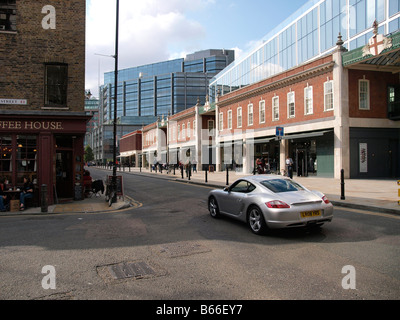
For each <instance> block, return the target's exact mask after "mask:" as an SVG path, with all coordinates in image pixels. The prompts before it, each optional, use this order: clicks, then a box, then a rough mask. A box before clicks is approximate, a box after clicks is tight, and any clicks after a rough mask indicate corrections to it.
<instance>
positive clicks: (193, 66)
mask: <svg viewBox="0 0 400 320" xmlns="http://www.w3.org/2000/svg"><path fill="white" fill-rule="evenodd" d="M233 60H234V51H232V50H204V51H199V52H196V53H193V54H190V55H188V56H187V57H186V58H185V59H183V58H182V59H175V60H169V61H164V62H159V63H154V64H149V65H144V66H139V67H134V68H128V69H124V70H119V71H118V96H117V105H118V106H117V118H119V119H120V123H124V124H131V123H132V121H134V122H135V123H138V121H139V122H140V124H141V125H146V124H149V123H152V122H154V121H156V119H157V116H160V117H161V116H167V115H168V114H175V113H178V112H180V111H183V110H185V109H187V108H190V107H193V106H194V105H196V103H197V99H198V98H199V99H200V102H201V103H205V98H206V95H207V94H208V88H209V83H210V80H211V79H212V78H213V77H214V76H215V75H216V74H217V73H218V72H220V71H221V70H223V69H224V68H225V67H226V66H228V65H229V64H230V63H231V62H233ZM104 83H105V84H104V86H103V87H102V89H104V88H106V90H107V91H108V92H109V93H108V94H106V95H105V96H106V97H107V98H106V101H104V103H103V104H102V112H103V117H102V119H103V121H104V123H111V121H112V119H113V118H114V117H113V114H114V113H113V110H114V72H108V73H105V74H104ZM103 91H104V90H103ZM135 118H136V119H135Z"/></svg>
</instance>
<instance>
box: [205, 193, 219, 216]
mask: <svg viewBox="0 0 400 320" xmlns="http://www.w3.org/2000/svg"><path fill="white" fill-rule="evenodd" d="M208 210H209V211H210V215H211V217H213V218H219V216H220V215H219V208H218V203H217V200H216V199H215V198H214V197H210V199H208Z"/></svg>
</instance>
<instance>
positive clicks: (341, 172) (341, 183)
mask: <svg viewBox="0 0 400 320" xmlns="http://www.w3.org/2000/svg"><path fill="white" fill-rule="evenodd" d="M340 187H341V188H340V189H341V192H340V200H345V199H346V198H345V196H344V170H343V169H342V170H340Z"/></svg>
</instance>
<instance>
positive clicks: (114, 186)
mask: <svg viewBox="0 0 400 320" xmlns="http://www.w3.org/2000/svg"><path fill="white" fill-rule="evenodd" d="M116 2H117V3H116V4H117V8H116V19H115V54H114V55H105V54H100V53H95V55H96V56H103V57H111V58H114V59H115V69H114V120H113V123H114V128H113V137H114V138H113V144H114V147H113V175H112V180H111V188H112V191H113V192H112V194H113V198H112V202H116V201H117V94H118V87H117V86H118V31H119V0H116Z"/></svg>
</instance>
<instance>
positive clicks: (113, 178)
mask: <svg viewBox="0 0 400 320" xmlns="http://www.w3.org/2000/svg"><path fill="white" fill-rule="evenodd" d="M116 1H117V8H116V19H115V20H116V23H115V55H114V59H115V70H114V148H113V176H112V190H113V191H114V197H113V199H112V202H116V201H117V93H118V87H117V85H118V30H119V0H116Z"/></svg>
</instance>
